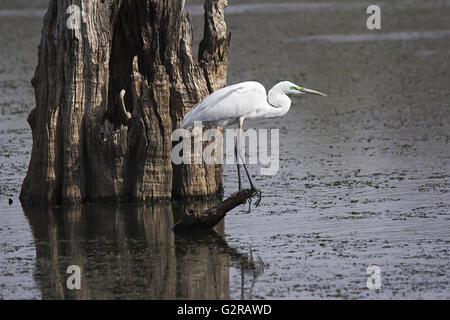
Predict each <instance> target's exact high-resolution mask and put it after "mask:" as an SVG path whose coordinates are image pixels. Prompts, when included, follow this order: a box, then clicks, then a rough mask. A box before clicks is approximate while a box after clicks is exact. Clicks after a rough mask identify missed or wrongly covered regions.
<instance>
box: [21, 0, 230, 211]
mask: <svg viewBox="0 0 450 320" xmlns="http://www.w3.org/2000/svg"><path fill="white" fill-rule="evenodd" d="M226 5H227V1H226V0H205V30H204V38H203V40H202V42H201V45H200V51H199V61H195V59H194V55H193V52H192V44H193V30H192V22H191V18H190V15H189V14H187V15H186V14H185V13H184V6H185V1H184V0H161V1H155V0H90V1H82V0H50V1H49V8H48V11H47V13H46V15H45V18H44V27H43V30H42V36H41V42H40V45H39V49H38V53H39V58H38V66H37V69H36V72H35V75H34V77H33V80H32V84H33V86H34V89H35V95H36V107H35V108H34V109H33V110H32V111H31V113H30V115H29V117H28V122H29V124H30V126H31V129H32V134H33V149H32V153H31V160H30V164H29V168H28V173H27V176H26V178H25V180H24V182H23V185H22V190H21V195H20V199H21V201H22V203H24V204H29V205H30V204H46V205H48V204H49V205H55V204H65V203H80V202H87V201H111V202H127V201H146V200H163V199H172V198H177V199H192V198H214V197H218V196H220V195H221V194H222V193H223V186H222V166H221V165H217V164H212V165H207V164H199V165H178V166H175V165H173V164H172V161H171V150H172V141H171V134H172V131H173V130H174V129H177V128H179V127H180V123H181V121H182V119H183V117H184V116H185V114H186V113H187V112H188V111H189V110H190V109H191V108H192V107H193V106H194V105H195V104H196V103H197V102H199V101H200V100H201V99H202V98H204V97H205V96H207V95H208V94H209V93H211V92H212V91H214V90H216V89H218V88H221V87H223V86H224V85H225V81H226V75H227V66H228V52H229V44H230V34H229V32H228V31H227V28H226V24H225V20H224V8H225V6H226ZM74 6H75V8H78V10H73V8H74ZM69 8H72V10H68V9H69ZM77 14H79V15H80V16H79V21H78V24H77V23H72V24H71V23H69V21H68V20H69V19H72V18H73V19H75V20H74V21H75V22H77V19H76V18H77V17H74V16H73V15H77Z"/></svg>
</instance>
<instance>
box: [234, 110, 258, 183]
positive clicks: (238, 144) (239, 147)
mask: <svg viewBox="0 0 450 320" xmlns="http://www.w3.org/2000/svg"><path fill="white" fill-rule="evenodd" d="M243 124H244V117H242V118H240V119H239V129H238V134H237V154H238V155H239V158H240V159H241V161H242V165H243V166H244V169H245V173H246V174H247V178H248V182H250V187H251V188H252V189H256V188H255V186H254V185H253V182H252V179H251V178H250V174H249V173H248V170H247V166H246V165H245V161H244V157H243V156H242V154H241V143H240V137H241V132H242V125H243Z"/></svg>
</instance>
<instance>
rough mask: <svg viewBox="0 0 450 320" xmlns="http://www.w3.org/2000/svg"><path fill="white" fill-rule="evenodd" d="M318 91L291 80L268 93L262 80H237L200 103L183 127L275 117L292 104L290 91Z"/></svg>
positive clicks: (189, 114)
mask: <svg viewBox="0 0 450 320" xmlns="http://www.w3.org/2000/svg"><path fill="white" fill-rule="evenodd" d="M301 93H311V94H316V95H322V96H324V94H323V93H320V92H318V91H314V90H310V89H306V88H302V87H300V86H297V85H295V84H294V83H292V82H289V81H282V82H280V83H278V84H276V85H275V86H274V87H273V88H272V89H270V91H269V93H268V94H267V93H266V89H265V88H264V86H263V85H262V84H260V83H259V82H255V81H247V82H241V83H237V84H234V85H231V86H228V87H225V88H222V89H219V90H217V91H215V92H213V93H212V94H210V95H209V96H207V97H206V98H205V99H203V100H202V101H201V102H200V103H198V104H197V105H196V106H195V107H194V108H193V109H192V110H191V111H190V112H189V113H188V114H187V115H186V117H185V118H184V120H183V124H182V125H183V128H186V129H188V128H191V127H193V126H194V122H196V121H201V122H202V124H204V125H207V124H209V125H216V126H227V125H231V124H235V123H238V122H239V121H240V120H241V119H242V120H241V121H243V119H261V118H274V117H281V116H283V115H285V114H286V113H287V112H288V111H289V108H290V106H291V99H289V97H288V96H287V95H288V94H301Z"/></svg>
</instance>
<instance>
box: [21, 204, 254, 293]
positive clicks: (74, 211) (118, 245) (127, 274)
mask: <svg viewBox="0 0 450 320" xmlns="http://www.w3.org/2000/svg"><path fill="white" fill-rule="evenodd" d="M193 205H195V206H197V207H198V209H201V208H202V207H203V208H206V207H207V206H208V205H210V204H208V203H201V204H198V203H197V204H189V205H185V204H151V205H150V204H144V205H97V204H95V205H94V204H89V205H84V206H79V207H72V208H64V209H63V208H48V209H43V208H38V207H33V208H31V207H24V208H23V210H24V213H25V215H26V217H27V218H28V221H29V223H30V225H31V229H32V232H33V237H34V242H35V247H36V267H35V271H34V278H35V281H36V284H37V286H38V287H39V289H40V290H41V294H42V298H43V299H228V298H230V279H229V277H230V275H229V274H230V267H234V268H236V269H238V270H239V271H240V272H241V277H242V282H241V291H242V293H241V296H242V297H244V296H245V292H244V287H245V281H244V280H245V279H244V275H247V274H251V275H252V278H253V281H254V279H256V277H257V276H258V275H259V274H260V273H261V272H262V267H261V266H262V265H263V264H262V262H258V263H255V262H254V261H253V258H252V257H251V254H250V256H248V255H245V254H242V253H239V252H238V251H237V250H235V249H233V248H231V247H230V246H229V245H228V244H227V242H226V241H225V240H224V223H223V221H222V222H221V223H220V224H219V225H218V226H216V228H215V229H214V230H208V231H201V232H193V233H188V234H174V233H173V231H172V227H173V225H174V221H177V220H178V219H179V218H180V217H181V216H182V213H183V212H186V209H190V208H191V206H193ZM188 206H189V207H188ZM196 209H197V208H196ZM70 265H77V266H79V267H80V269H81V289H79V290H69V289H68V288H67V286H66V281H67V279H68V277H69V276H70V274H68V273H66V271H67V268H68V266H70ZM246 290H247V289H246ZM250 294H251V293H250Z"/></svg>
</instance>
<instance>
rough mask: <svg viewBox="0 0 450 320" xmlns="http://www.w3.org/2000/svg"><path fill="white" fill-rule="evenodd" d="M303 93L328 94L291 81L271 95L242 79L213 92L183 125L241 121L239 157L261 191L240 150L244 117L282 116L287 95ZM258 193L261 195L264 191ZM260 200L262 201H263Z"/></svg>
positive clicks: (286, 109) (186, 118) (238, 145)
mask: <svg viewBox="0 0 450 320" xmlns="http://www.w3.org/2000/svg"><path fill="white" fill-rule="evenodd" d="M301 93H310V94H315V95H320V96H325V94H323V93H321V92H318V91H314V90H310V89H306V88H302V87H300V86H298V85H296V84H294V83H292V82H289V81H282V82H280V83H278V84H276V85H275V86H274V87H273V88H272V89H270V91H269V93H268V94H267V93H266V89H265V88H264V86H263V85H262V84H260V83H259V82H255V81H247V82H241V83H238V84H234V85H231V86H228V87H225V88H222V89H219V90H217V91H215V92H213V93H211V94H210V95H209V96H207V97H206V98H205V99H203V100H202V101H201V102H200V103H198V104H197V105H196V106H195V107H194V108H193V109H192V110H191V111H190V112H189V113H188V114H187V115H186V117H185V118H184V120H183V123H182V125H183V128H185V129H190V128H192V127H194V126H195V122H200V121H201V124H202V125H214V126H221V127H224V126H227V125H232V124H235V123H239V130H238V135H237V141H236V148H235V156H236V158H238V157H239V158H240V160H241V161H242V164H243V166H244V169H245V172H246V174H247V178H248V180H249V182H250V186H251V188H252V190H257V189H255V187H254V185H253V183H252V180H251V178H250V174H249V173H248V170H247V168H246V166H245V163H244V159H243V157H242V155H241V152H240V144H239V140H240V136H241V131H242V126H243V124H244V120H245V119H262V118H275V117H281V116H283V115H285V114H286V113H287V112H288V111H289V108H290V107H291V99H289V97H288V96H287V95H288V94H301ZM237 168H238V170H237V172H238V182H239V189H241V175H240V171H239V163H237ZM257 192H258V194H259V198H261V193H260V192H259V191H257ZM257 203H258V204H259V200H258V201H257Z"/></svg>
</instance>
